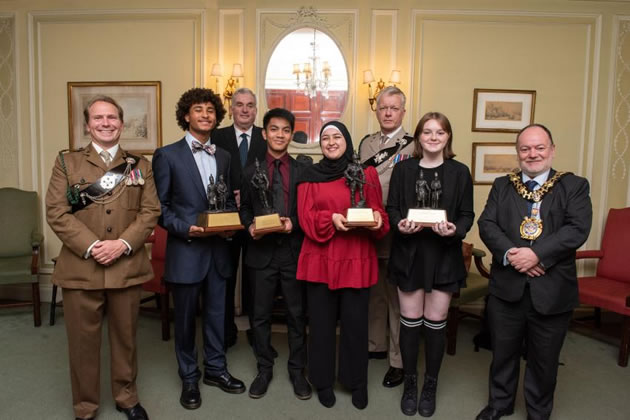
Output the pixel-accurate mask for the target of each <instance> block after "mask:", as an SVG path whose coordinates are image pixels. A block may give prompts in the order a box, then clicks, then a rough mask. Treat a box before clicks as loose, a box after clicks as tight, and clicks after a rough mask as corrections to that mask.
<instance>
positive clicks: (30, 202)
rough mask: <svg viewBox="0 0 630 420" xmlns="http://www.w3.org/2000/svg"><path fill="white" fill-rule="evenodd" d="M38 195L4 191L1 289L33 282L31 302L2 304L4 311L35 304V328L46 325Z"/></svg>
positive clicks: (0, 194)
mask: <svg viewBox="0 0 630 420" xmlns="http://www.w3.org/2000/svg"><path fill="white" fill-rule="evenodd" d="M37 221H38V200H37V193H36V192H31V191H22V190H18V189H16V188H0V287H2V286H4V285H10V284H19V283H30V284H31V289H32V300H31V301H29V302H19V301H14V300H10V301H5V300H2V301H0V308H6V307H16V306H28V305H33V318H34V322H35V326H36V327H39V326H40V325H41V323H42V321H41V315H40V308H39V305H40V303H39V275H38V256H39V247H40V244H41V242H42V239H43V236H42V234H41V233H40V232H39V228H38V223H37Z"/></svg>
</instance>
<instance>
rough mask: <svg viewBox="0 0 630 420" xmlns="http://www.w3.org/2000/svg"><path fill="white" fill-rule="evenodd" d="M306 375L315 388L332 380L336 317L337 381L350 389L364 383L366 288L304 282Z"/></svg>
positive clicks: (366, 331)
mask: <svg viewBox="0 0 630 420" xmlns="http://www.w3.org/2000/svg"><path fill="white" fill-rule="evenodd" d="M306 292H307V293H306V295H307V300H308V316H309V340H308V358H309V368H308V371H309V378H310V380H311V383H312V384H313V386H315V388H316V389H317V390H321V389H325V388H331V387H333V385H334V383H335V359H336V358H335V353H336V351H335V350H336V347H337V340H336V338H337V319H339V324H340V325H339V326H340V334H339V335H340V338H339V375H338V378H339V382H340V383H341V384H342V385H344V386H345V387H346V388H348V389H350V390H354V389H359V388H361V387H365V386H367V374H368V303H369V298H370V289H367V288H365V289H349V288H348V289H337V290H330V289H328V285H327V284H323V283H311V282H308V283H307V289H306Z"/></svg>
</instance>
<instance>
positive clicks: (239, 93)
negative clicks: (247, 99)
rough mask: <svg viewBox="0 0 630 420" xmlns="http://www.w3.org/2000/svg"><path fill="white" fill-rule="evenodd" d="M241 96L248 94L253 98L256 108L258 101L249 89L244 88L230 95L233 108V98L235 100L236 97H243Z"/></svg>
mask: <svg viewBox="0 0 630 420" xmlns="http://www.w3.org/2000/svg"><path fill="white" fill-rule="evenodd" d="M243 94H250V95H252V96H253V97H254V105H256V106H258V100H257V99H256V94H255V93H254V92H253V91H252V90H251V89H250V88H246V87H242V88H238V89H236V91H234V94H233V95H232V106H234V102H235V101H234V98H236V96H237V95H243Z"/></svg>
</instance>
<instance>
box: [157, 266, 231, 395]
mask: <svg viewBox="0 0 630 420" xmlns="http://www.w3.org/2000/svg"><path fill="white" fill-rule="evenodd" d="M225 284H226V279H225V277H222V276H221V275H220V274H219V272H218V271H217V270H216V269H215V267H214V264H212V267H211V268H210V271H209V272H208V275H207V276H206V278H205V279H203V280H202V281H201V282H200V283H193V284H179V283H169V287H170V290H171V294H172V296H173V314H174V321H175V322H174V326H175V356H176V357H177V364H178V366H179V370H178V373H179V377H180V378H181V379H182V382H184V383H191V382H198V381H199V378H200V377H201V372H200V371H199V368H198V367H197V346H196V342H195V335H196V334H195V333H196V329H197V328H196V327H197V325H196V324H197V323H196V316H197V308H198V306H199V296H200V295H201V297H202V309H201V320H202V327H201V330H202V332H203V361H204V363H203V364H204V371H205V373H206V374H209V375H221V374H223V373H224V372H225V370H226V368H227V367H226V360H225V351H224V349H223V343H224V342H223V340H224V330H223V328H224V316H225Z"/></svg>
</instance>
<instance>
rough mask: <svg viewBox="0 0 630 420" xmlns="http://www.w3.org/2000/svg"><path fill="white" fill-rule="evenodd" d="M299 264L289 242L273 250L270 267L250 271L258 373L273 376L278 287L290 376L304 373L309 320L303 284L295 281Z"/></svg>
mask: <svg viewBox="0 0 630 420" xmlns="http://www.w3.org/2000/svg"><path fill="white" fill-rule="evenodd" d="M296 270H297V261H296V260H295V258H294V257H293V253H292V252H291V249H290V244H289V241H288V240H286V241H284V242H283V243H282V244H281V245H279V246H278V247H276V248H274V250H273V256H272V258H271V262H270V263H269V265H268V266H267V267H265V268H263V269H257V270H254V269H252V270H250V275H251V277H252V291H253V305H252V306H253V314H252V328H253V331H254V352H255V354H256V359H257V361H258V370H259V371H261V372H265V371H267V372H270V371H271V370H272V369H273V363H274V356H273V350H272V347H271V315H272V310H273V303H274V298H275V296H276V290H278V285H280V288H281V290H282V296H283V297H284V301H285V302H286V307H287V330H288V339H289V362H288V368H289V373H296V374H297V373H301V372H302V371H303V370H304V368H305V367H306V316H305V310H306V308H305V290H304V282H303V281H298V280H296V279H295V272H296Z"/></svg>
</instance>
